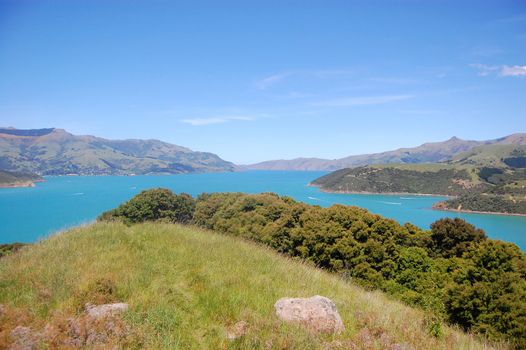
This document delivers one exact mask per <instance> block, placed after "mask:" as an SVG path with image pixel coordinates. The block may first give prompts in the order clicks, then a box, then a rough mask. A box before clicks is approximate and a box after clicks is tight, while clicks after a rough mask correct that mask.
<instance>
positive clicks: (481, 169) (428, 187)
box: [312, 144, 526, 214]
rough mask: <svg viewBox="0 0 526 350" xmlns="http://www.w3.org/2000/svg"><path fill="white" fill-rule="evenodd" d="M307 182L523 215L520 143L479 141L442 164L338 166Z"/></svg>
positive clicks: (525, 159)
mask: <svg viewBox="0 0 526 350" xmlns="http://www.w3.org/2000/svg"><path fill="white" fill-rule="evenodd" d="M312 185H315V186H319V187H320V188H321V189H322V190H324V191H328V192H347V193H412V194H439V195H450V196H459V197H458V198H454V199H450V200H448V201H445V202H442V203H439V204H437V205H436V209H443V210H464V211H478V212H494V213H507V214H526V145H520V144H492V145H483V146H479V147H475V148H473V149H471V150H470V151H467V152H463V153H460V154H458V155H456V156H455V157H453V159H451V160H449V161H447V162H443V163H430V164H378V165H368V166H362V167H356V168H347V169H341V170H337V171H335V172H332V173H330V174H327V175H325V176H322V177H320V178H318V179H316V180H314V181H313V182H312Z"/></svg>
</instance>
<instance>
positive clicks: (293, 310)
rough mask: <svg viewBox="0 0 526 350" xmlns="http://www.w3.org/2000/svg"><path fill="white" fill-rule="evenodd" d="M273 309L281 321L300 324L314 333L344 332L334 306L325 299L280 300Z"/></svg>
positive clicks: (320, 297)
mask: <svg viewBox="0 0 526 350" xmlns="http://www.w3.org/2000/svg"><path fill="white" fill-rule="evenodd" d="M274 307H275V309H276V315H277V316H278V317H279V318H280V319H281V320H283V321H285V322H297V323H300V324H302V325H303V326H305V327H306V328H308V329H309V330H311V331H314V332H322V333H339V332H342V331H344V330H345V327H344V325H343V322H342V319H341V317H340V314H339V313H338V310H337V309H336V305H335V304H334V303H333V302H332V300H330V299H329V298H326V297H322V296H319V295H316V296H313V297H311V298H281V299H279V300H278V301H277V302H276V304H274Z"/></svg>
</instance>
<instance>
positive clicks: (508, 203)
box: [443, 194, 526, 214]
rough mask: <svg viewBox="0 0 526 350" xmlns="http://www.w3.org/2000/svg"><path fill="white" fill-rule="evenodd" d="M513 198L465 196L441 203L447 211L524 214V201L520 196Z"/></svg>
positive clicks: (484, 195)
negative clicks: (458, 209)
mask: <svg viewBox="0 0 526 350" xmlns="http://www.w3.org/2000/svg"><path fill="white" fill-rule="evenodd" d="M517 197H518V198H517ZM515 198H516V199H515ZM515 198H511V196H510V195H506V196H503V195H490V194H466V195H462V196H460V197H457V198H453V199H449V200H447V201H445V202H443V203H444V205H445V207H446V208H449V209H457V208H459V207H460V208H461V209H462V210H471V211H480V212H495V213H510V214H526V201H525V200H522V199H521V196H516V197H515Z"/></svg>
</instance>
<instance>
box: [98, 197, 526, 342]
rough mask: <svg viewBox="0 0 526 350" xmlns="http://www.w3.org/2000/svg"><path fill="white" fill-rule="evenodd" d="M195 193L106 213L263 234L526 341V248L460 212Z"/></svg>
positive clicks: (437, 325) (349, 273) (475, 325)
mask: <svg viewBox="0 0 526 350" xmlns="http://www.w3.org/2000/svg"><path fill="white" fill-rule="evenodd" d="M191 201H192V199H191V197H189V196H188V195H184V194H182V195H175V194H173V193H171V192H170V191H169V190H165V189H155V190H149V191H144V192H142V193H141V194H139V195H138V196H136V197H135V198H133V199H132V200H130V201H129V202H127V203H124V204H122V205H121V206H119V207H118V208H116V209H114V210H111V211H109V212H107V213H104V214H103V215H102V216H101V217H100V219H101V220H109V221H112V220H117V221H124V222H125V223H134V222H140V221H144V220H160V221H165V222H177V221H178V220H180V218H183V219H184V220H185V222H188V219H187V218H188V217H189V216H190V213H191V214H192V222H193V223H194V224H195V225H198V226H200V227H204V228H207V229H212V230H215V231H217V232H223V233H226V234H230V235H234V236H240V237H243V238H248V239H251V240H254V241H256V242H260V243H264V244H266V245H268V246H270V247H272V248H274V249H276V250H277V251H279V252H281V253H284V254H287V255H289V256H293V257H299V258H302V259H305V260H307V261H311V262H312V263H314V264H316V266H319V267H322V268H325V269H327V270H330V271H333V272H336V273H339V274H341V275H343V276H345V277H346V278H352V279H353V280H354V281H356V282H359V283H360V284H362V285H365V286H368V287H374V288H380V289H382V290H384V291H386V292H388V293H390V294H391V295H393V296H395V297H396V298H398V299H400V300H403V301H405V302H406V303H409V304H411V305H418V306H420V307H422V308H424V309H426V310H429V311H431V312H432V313H433V314H434V316H435V317H436V318H435V321H433V322H432V323H431V329H432V332H434V333H435V334H437V335H439V334H440V329H441V322H442V320H446V321H448V322H450V323H453V324H458V325H460V326H462V327H463V328H464V329H466V330H471V331H473V332H477V333H483V334H485V335H487V336H489V337H491V338H492V339H507V340H509V341H510V342H512V344H513V345H514V346H515V347H517V348H523V347H524V346H526V294H525V293H524V290H526V279H525V276H526V256H525V255H524V253H523V252H521V251H520V250H519V249H518V247H517V246H515V245H513V244H509V243H504V242H501V241H494V240H490V239H487V237H486V235H485V234H484V232H483V231H482V230H479V229H477V228H475V227H473V226H472V225H470V224H468V223H466V222H465V221H463V220H461V219H442V220H438V221H436V222H435V223H433V224H432V226H431V231H423V230H420V229H418V228H417V227H415V226H413V225H411V224H406V225H404V226H401V225H400V224H398V223H397V222H395V221H393V220H390V219H385V218H383V217H381V216H379V215H374V214H371V213H369V212H368V211H366V210H364V209H360V208H356V207H346V206H342V205H334V206H332V207H330V208H320V207H318V206H311V205H307V204H304V203H301V202H296V201H294V200H293V199H291V198H289V197H279V196H277V195H275V194H272V193H264V194H259V195H248V194H242V193H214V194H203V195H201V196H199V197H198V198H197V200H196V201H195V204H194V205H191V204H190V203H191Z"/></svg>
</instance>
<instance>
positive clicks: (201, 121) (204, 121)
mask: <svg viewBox="0 0 526 350" xmlns="http://www.w3.org/2000/svg"><path fill="white" fill-rule="evenodd" d="M236 120H243V121H251V120H256V118H255V117H244V116H227V117H212V118H188V119H182V120H181V122H182V123H185V124H190V125H193V126H203V125H210V124H223V123H228V122H231V121H236Z"/></svg>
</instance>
